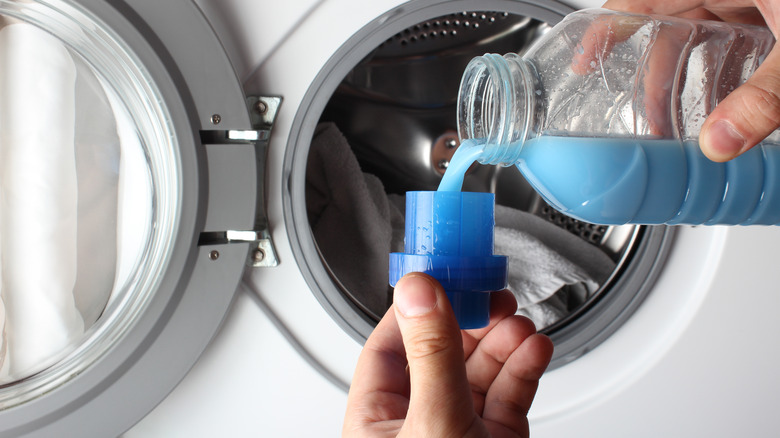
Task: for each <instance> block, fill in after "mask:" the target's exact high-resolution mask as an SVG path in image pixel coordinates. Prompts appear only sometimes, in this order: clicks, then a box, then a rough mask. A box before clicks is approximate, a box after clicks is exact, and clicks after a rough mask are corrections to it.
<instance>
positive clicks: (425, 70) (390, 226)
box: [306, 11, 642, 332]
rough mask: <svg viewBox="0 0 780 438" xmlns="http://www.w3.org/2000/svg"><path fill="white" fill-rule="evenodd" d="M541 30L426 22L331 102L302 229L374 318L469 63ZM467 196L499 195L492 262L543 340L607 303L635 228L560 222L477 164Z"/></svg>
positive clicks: (446, 150)
mask: <svg viewBox="0 0 780 438" xmlns="http://www.w3.org/2000/svg"><path fill="white" fill-rule="evenodd" d="M548 28H549V26H548V25H547V24H546V23H543V22H541V21H538V20H535V19H532V18H529V17H526V16H523V15H517V14H508V13H504V12H491V11H474V12H462V13H456V14H448V15H443V16H439V17H435V18H432V19H429V20H425V21H422V22H420V23H418V24H417V25H415V26H413V27H410V28H407V29H402V30H400V31H398V32H397V33H396V34H395V35H394V36H393V37H391V38H389V39H388V40H387V41H385V42H384V43H383V44H382V45H380V46H379V47H377V48H376V49H375V50H373V51H372V52H371V53H370V55H368V56H367V57H365V58H364V59H363V60H362V61H361V62H360V63H358V64H357V65H356V66H354V68H353V69H352V70H351V71H350V73H349V74H348V75H347V76H346V77H345V78H344V79H343V81H342V82H341V84H340V85H339V86H338V88H337V89H336V91H335V93H334V94H333V95H332V96H331V98H330V100H329V101H328V104H327V106H326V108H325V110H324V112H323V114H322V117H321V118H320V120H319V125H318V126H317V129H316V131H315V134H314V137H313V140H312V144H311V148H310V152H309V158H308V165H307V166H308V167H307V177H306V204H307V211H308V217H309V224H310V226H311V229H312V233H313V235H314V238H315V240H316V243H317V246H318V249H319V252H320V254H321V257H322V259H323V262H324V264H325V265H326V267H327V269H328V271H329V272H330V275H331V277H332V279H333V281H334V283H335V284H337V285H338V288H339V290H340V291H341V293H342V295H343V296H344V297H345V299H347V300H349V301H350V302H351V303H352V304H353V305H354V306H356V307H357V308H359V309H360V310H361V311H362V312H364V314H365V315H366V316H367V317H368V318H370V319H371V320H373V321H378V320H379V319H380V318H381V316H382V315H383V314H384V313H385V311H386V310H387V308H388V307H389V305H390V303H391V302H392V289H391V288H390V287H389V286H388V285H387V278H388V277H387V270H388V253H390V252H402V251H403V232H404V205H405V195H404V194H405V193H406V192H407V191H410V190H436V188H437V186H438V184H439V181H440V179H441V176H442V174H443V173H444V171H445V170H446V168H447V165H448V164H449V159H450V158H451V157H452V154H453V153H454V151H455V150H456V149H457V147H458V146H459V140H458V137H457V134H456V126H455V124H456V101H457V93H458V88H459V83H460V79H461V74H462V72H463V70H464V68H465V66H466V64H467V63H468V62H469V61H470V60H471V59H472V58H473V57H474V56H479V55H482V54H484V53H486V52H493V53H509V52H518V53H521V54H522V52H523V50H525V49H527V48H528V47H529V46H530V45H531V43H532V42H533V41H534V40H535V39H537V38H538V37H539V36H540V35H542V34H543V33H544V32H545V31H546V30H547V29H548ZM464 190H466V191H481V192H493V193H495V195H496V203H497V205H496V229H495V230H496V231H495V251H494V253H495V254H502V255H507V256H508V257H509V286H508V288H509V289H510V290H511V291H512V292H513V293H514V294H515V296H516V298H517V300H518V304H519V310H518V313H520V314H524V315H527V316H529V317H530V318H531V319H533V320H534V322H535V323H536V325H537V327H538V328H540V329H544V330H545V331H547V332H552V331H555V330H557V329H559V328H560V327H562V326H565V325H567V324H569V323H570V322H571V321H573V320H576V319H577V318H580V316H581V315H582V314H583V313H584V312H585V311H586V310H587V309H589V308H590V307H591V305H592V304H593V303H594V302H596V301H598V300H599V299H600V297H601V296H602V295H604V294H605V293H608V292H609V291H610V290H611V288H612V285H613V284H614V283H615V282H616V280H617V279H618V278H619V276H620V274H621V272H622V271H623V268H624V265H625V264H627V263H628V262H629V261H630V255H631V254H632V248H633V247H634V246H635V245H636V244H637V242H639V241H640V240H641V237H642V227H635V226H623V227H608V226H599V225H592V224H587V223H583V222H580V221H577V220H574V219H571V218H568V217H566V216H564V215H562V214H560V213H558V212H556V211H555V210H553V209H552V208H550V207H549V206H548V205H547V204H546V203H545V202H544V201H543V200H542V199H541V198H540V197H539V196H538V195H537V194H536V193H535V192H534V190H533V189H532V188H531V186H530V185H529V184H528V183H527V182H526V181H525V179H524V178H523V176H522V175H521V174H520V172H519V171H518V170H517V169H516V168H514V167H496V166H480V165H478V164H477V165H474V166H473V167H472V168H471V169H470V170H469V172H468V173H467V176H466V178H465V181H464Z"/></svg>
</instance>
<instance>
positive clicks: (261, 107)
mask: <svg viewBox="0 0 780 438" xmlns="http://www.w3.org/2000/svg"><path fill="white" fill-rule="evenodd" d="M246 101H247V107H248V109H249V116H250V121H251V123H252V129H251V130H245V131H242V130H209V131H201V133H200V135H201V142H202V143H203V144H204V145H207V144H212V145H230V144H246V145H248V146H252V147H253V148H254V155H255V165H256V169H257V172H256V174H257V178H256V181H253V182H252V184H256V208H255V219H254V226H253V228H254V229H253V230H228V231H207V232H203V233H201V234H200V238H199V240H198V245H222V244H227V243H249V244H250V247H249V255H248V258H247V265H248V266H252V267H270V266H276V265H278V264H279V261H278V259H277V258H276V251H275V249H274V245H273V241H272V240H271V233H270V231H269V226H268V217H267V215H266V211H265V167H266V157H267V153H268V143H269V139H270V138H271V128H272V127H273V124H274V121H275V120H276V114H277V113H278V110H279V106H280V105H281V103H282V99H281V98H280V97H264V96H249V97H247V100H246Z"/></svg>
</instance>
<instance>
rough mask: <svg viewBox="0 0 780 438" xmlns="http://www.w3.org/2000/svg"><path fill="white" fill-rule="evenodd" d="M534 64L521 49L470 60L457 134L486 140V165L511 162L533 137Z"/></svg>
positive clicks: (460, 97) (483, 159)
mask: <svg viewBox="0 0 780 438" xmlns="http://www.w3.org/2000/svg"><path fill="white" fill-rule="evenodd" d="M536 84H538V79H537V74H536V69H535V67H534V66H533V64H532V63H531V62H530V61H528V60H525V59H523V58H521V57H520V56H518V55H517V54H514V53H510V54H507V55H504V56H501V55H497V54H486V55H483V56H478V57H476V58H474V59H473V60H471V62H470V63H469V64H468V66H467V67H466V70H465V71H464V73H463V78H462V79H461V83H460V91H459V93H458V110H457V111H458V135H459V136H460V139H461V141H464V140H467V139H474V140H475V141H476V142H478V143H482V144H484V151H483V153H482V155H481V157H480V158H479V159H478V161H479V162H480V163H482V164H499V165H506V166H509V165H513V164H515V163H517V161H518V160H519V159H520V151H521V150H522V148H523V143H524V142H525V141H526V140H527V139H528V138H530V136H531V131H532V123H533V120H532V119H533V116H534V114H535V112H534V111H533V108H535V107H536V94H537V93H538V91H537V90H538V89H537V87H536Z"/></svg>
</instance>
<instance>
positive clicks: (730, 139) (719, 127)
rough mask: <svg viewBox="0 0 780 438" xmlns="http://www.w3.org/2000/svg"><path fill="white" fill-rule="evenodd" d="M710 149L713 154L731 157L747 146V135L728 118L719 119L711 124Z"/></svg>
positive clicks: (709, 134) (709, 133)
mask: <svg viewBox="0 0 780 438" xmlns="http://www.w3.org/2000/svg"><path fill="white" fill-rule="evenodd" d="M708 137H709V140H710V141H709V144H710V150H711V151H712V152H713V155H716V156H720V157H724V158H731V157H734V156H735V155H737V154H739V153H740V152H742V149H743V148H744V147H745V137H743V136H742V134H740V133H739V131H737V129H736V128H734V125H732V124H731V123H730V122H728V121H726V120H718V121H716V122H715V123H713V124H712V126H710V129H709V132H708Z"/></svg>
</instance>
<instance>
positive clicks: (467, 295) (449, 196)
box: [390, 191, 507, 329]
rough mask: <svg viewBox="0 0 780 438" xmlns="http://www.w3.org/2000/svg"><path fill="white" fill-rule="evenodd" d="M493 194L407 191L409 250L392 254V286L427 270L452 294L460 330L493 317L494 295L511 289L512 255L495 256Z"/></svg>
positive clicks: (406, 244) (486, 321)
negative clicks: (508, 259) (508, 277)
mask: <svg viewBox="0 0 780 438" xmlns="http://www.w3.org/2000/svg"><path fill="white" fill-rule="evenodd" d="M494 201H495V199H494V195H493V194H492V193H472V192H455V191H452V192H448V191H435V192H408V193H407V194H406V225H405V236H404V252H403V253H391V254H390V285H391V286H395V285H396V283H397V282H398V280H400V279H401V277H403V276H404V275H405V274H407V273H409V272H423V273H425V274H428V275H430V276H432V277H433V278H435V279H436V280H438V281H439V282H440V283H441V285H442V286H443V287H444V290H445V291H446V292H447V297H449V299H450V303H451V304H452V308H453V310H454V312H455V316H456V318H457V320H458V324H459V325H460V328H461V329H472V328H481V327H485V326H487V325H488V323H489V321H490V294H489V292H492V291H496V290H501V289H503V288H505V287H506V284H507V283H506V281H507V258H506V257H505V256H497V255H493V227H494V225H495V219H494Z"/></svg>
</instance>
